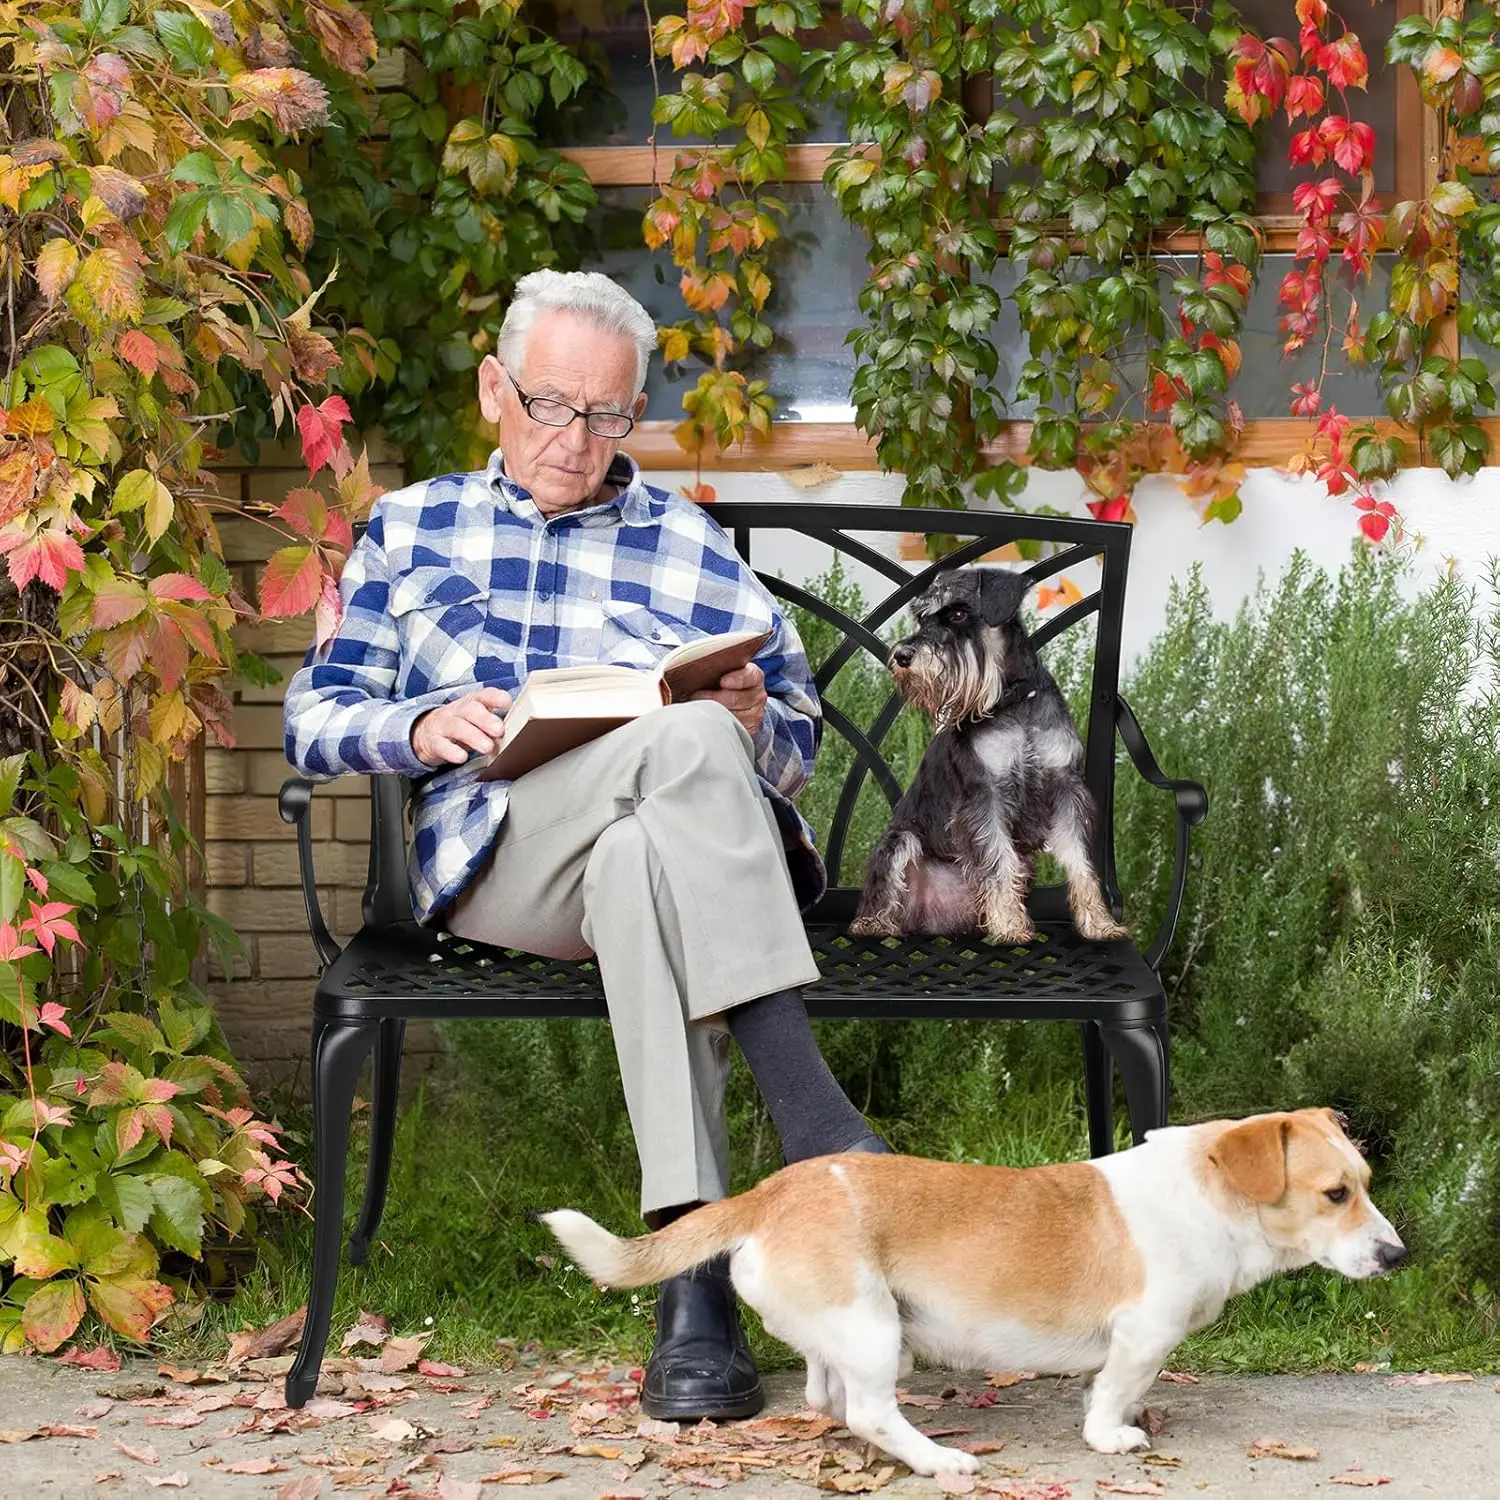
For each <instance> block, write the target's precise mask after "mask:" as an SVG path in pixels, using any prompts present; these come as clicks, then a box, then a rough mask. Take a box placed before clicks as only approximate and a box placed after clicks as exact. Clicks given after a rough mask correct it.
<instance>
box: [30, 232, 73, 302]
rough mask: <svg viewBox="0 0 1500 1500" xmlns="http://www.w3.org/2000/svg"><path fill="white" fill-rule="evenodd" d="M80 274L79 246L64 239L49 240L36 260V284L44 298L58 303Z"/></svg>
mask: <svg viewBox="0 0 1500 1500" xmlns="http://www.w3.org/2000/svg"><path fill="white" fill-rule="evenodd" d="M77 274H78V246H77V245H75V244H74V243H73V242H72V241H71V240H65V239H62V238H58V239H54V240H48V241H47V243H46V244H45V245H43V246H42V248H41V251H40V252H39V253H38V255H37V258H36V284H37V285H38V286H39V287H41V289H42V296H44V297H45V298H46V299H47V300H48V301H49V302H56V301H57V299H58V298H59V297H61V296H62V294H63V293H64V292H65V291H67V289H68V287H69V285H70V284H71V283H72V280H73V278H74V277H75V276H76V275H77Z"/></svg>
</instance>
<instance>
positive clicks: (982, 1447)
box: [958, 1438, 1010, 1458]
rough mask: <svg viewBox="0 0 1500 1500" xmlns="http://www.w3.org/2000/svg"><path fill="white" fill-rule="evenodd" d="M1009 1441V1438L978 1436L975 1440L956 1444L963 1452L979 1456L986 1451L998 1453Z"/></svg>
mask: <svg viewBox="0 0 1500 1500" xmlns="http://www.w3.org/2000/svg"><path fill="white" fill-rule="evenodd" d="M1009 1442H1010V1439H1009V1438H980V1439H979V1440H978V1441H976V1442H972V1443H960V1444H959V1445H958V1446H959V1447H960V1448H962V1449H963V1450H964V1452H965V1453H972V1454H973V1455H974V1457H975V1458H981V1457H983V1455H984V1454H986V1453H999V1452H1000V1451H1001V1449H1003V1448H1004V1447H1005V1446H1006V1444H1007V1443H1009Z"/></svg>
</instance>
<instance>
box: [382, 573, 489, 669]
mask: <svg viewBox="0 0 1500 1500" xmlns="http://www.w3.org/2000/svg"><path fill="white" fill-rule="evenodd" d="M389 608H390V612H391V617H392V618H393V619H394V620H395V622H396V632H397V634H398V636H399V637H400V640H401V667H400V682H399V683H398V689H399V691H400V693H401V694H402V696H403V697H413V696H415V695H417V694H419V693H425V692H430V691H431V690H432V689H433V688H437V687H446V686H448V685H449V684H450V683H455V682H466V681H470V680H472V679H473V677H474V664H475V662H476V660H477V659H478V656H479V651H480V648H481V646H482V645H483V642H484V633H485V624H486V621H487V619H488V617H489V591H488V590H487V589H485V588H483V587H481V586H480V585H479V584H478V583H476V582H475V581H474V580H473V579H472V578H469V577H467V576H466V575H465V574H463V573H457V572H454V570H453V569H451V568H413V569H412V570H411V571H410V572H409V573H406V574H404V575H403V576H402V577H401V578H400V579H399V580H397V582H396V583H395V584H394V585H393V586H392V588H391V595H390V605H389Z"/></svg>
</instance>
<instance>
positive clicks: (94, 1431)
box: [36, 1422, 99, 1438]
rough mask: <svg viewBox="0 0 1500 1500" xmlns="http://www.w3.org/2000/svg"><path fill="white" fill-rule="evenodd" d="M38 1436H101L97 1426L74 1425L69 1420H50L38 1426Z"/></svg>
mask: <svg viewBox="0 0 1500 1500" xmlns="http://www.w3.org/2000/svg"><path fill="white" fill-rule="evenodd" d="M36 1432H37V1436H38V1437H70V1438H96V1437H98V1436H99V1429H98V1428H97V1427H74V1426H72V1425H71V1424H69V1423H67V1422H48V1423H47V1425H46V1426H45V1427H38V1428H37V1430H36Z"/></svg>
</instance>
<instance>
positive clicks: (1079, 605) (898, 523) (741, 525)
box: [363, 501, 1132, 926]
mask: <svg viewBox="0 0 1500 1500" xmlns="http://www.w3.org/2000/svg"><path fill="white" fill-rule="evenodd" d="M712 514H713V517H714V519H715V520H716V521H717V522H718V523H719V524H720V525H721V526H722V527H723V528H724V529H725V530H726V531H727V532H728V533H729V534H730V535H731V536H732V537H733V539H734V544H735V547H736V549H737V550H738V551H739V553H740V555H741V556H742V557H743V558H744V559H745V560H746V561H747V562H749V563H750V564H751V565H752V566H754V564H755V561H756V558H755V543H756V540H757V538H758V537H759V538H764V537H765V535H766V534H767V533H770V532H776V531H780V532H783V533H785V532H794V533H797V534H799V535H801V536H804V537H806V538H808V539H809V540H811V541H813V542H817V543H820V544H822V545H824V546H826V547H829V548H831V549H832V550H833V552H834V554H835V556H838V557H841V558H846V559H848V560H850V561H851V562H856V563H859V564H861V565H863V567H864V568H866V569H868V570H870V571H871V572H873V573H874V574H876V575H877V576H878V577H880V578H883V579H885V580H888V581H889V583H890V589H889V591H888V592H887V593H886V594H885V595H884V597H882V598H880V599H879V600H878V601H877V602H876V603H875V604H874V605H873V606H872V607H870V608H869V609H868V611H867V613H866V614H865V615H864V617H863V618H861V619H854V618H853V617H852V616H850V615H848V614H846V613H845V612H844V611H842V610H841V609H839V608H837V607H836V606H835V605H833V604H831V603H829V602H828V601H827V600H823V599H820V598H818V597H816V596H815V595H813V594H812V593H810V592H809V591H808V590H807V589H806V588H805V587H803V586H802V585H800V584H795V583H789V582H787V581H786V580H785V579H782V578H778V577H776V576H774V575H773V574H770V573H769V572H765V571H762V572H760V575H759V576H760V578H761V581H762V582H763V583H764V584H765V585H766V587H767V588H768V589H770V591H771V592H772V593H773V594H775V595H776V596H777V597H778V598H779V599H781V600H782V601H784V602H785V603H786V604H788V605H794V606H797V607H800V608H802V609H805V610H807V611H809V612H810V613H811V614H813V615H816V616H817V617H818V618H819V619H822V620H826V621H827V622H828V623H829V624H831V625H832V626H833V627H834V628H835V629H836V630H837V632H838V634H839V639H838V641H837V644H836V645H835V647H834V649H833V650H832V652H831V653H830V654H829V655H828V656H827V657H825V658H824V660H823V661H821V662H820V663H819V664H818V666H817V671H816V682H817V686H818V691H819V694H820V696H821V697H822V699H823V712H824V721H825V724H824V745H825V747H826V745H827V743H828V738H829V736H830V735H838V736H841V737H842V738H843V739H844V740H846V741H847V742H848V744H849V745H850V747H851V749H852V751H853V756H852V761H851V764H850V768H849V772H848V774H847V776H846V777H845V780H844V785H843V787H842V788H841V789H840V794H839V799H838V803H837V807H836V810H835V812H834V815H833V818H832V820H831V824H830V827H829V829H828V832H827V835H826V838H825V839H824V846H823V854H824V858H825V860H826V861H827V864H828V868H829V870H830V872H831V874H832V876H833V878H837V872H838V870H839V867H840V864H841V862H842V859H843V853H844V848H845V844H846V841H847V839H848V836H849V828H850V821H851V819H852V818H853V815H854V810H855V805H856V803H857V802H858V800H859V795H860V792H861V790H862V789H863V788H864V786H865V785H866V783H867V782H869V781H873V782H874V784H875V785H876V786H877V787H878V788H879V789H880V791H881V792H882V793H883V794H884V797H885V799H886V800H887V801H888V802H889V803H890V805H891V806H894V805H895V803H896V802H897V800H898V799H899V798H900V796H901V793H902V791H903V790H904V788H903V787H902V785H901V783H900V781H899V779H898V778H897V776H896V773H895V772H894V771H893V769H892V767H891V765H890V762H889V760H888V758H887V755H886V753H885V751H884V749H883V744H882V742H883V741H884V740H885V738H886V736H887V734H888V732H889V731H890V729H891V727H892V726H893V725H894V724H895V722H896V719H897V716H898V715H899V713H900V711H901V708H902V700H901V698H900V696H899V695H898V694H897V693H895V691H894V690H892V692H891V695H890V697H889V699H888V700H887V701H886V702H885V703H884V704H883V706H882V707H881V708H880V710H879V711H878V712H877V714H876V715H875V718H874V720H873V722H872V723H871V725H870V728H869V729H868V731H866V730H862V729H861V728H860V727H859V726H858V725H857V724H856V723H855V722H853V721H852V720H851V719H850V717H849V716H848V715H846V714H845V713H844V712H842V711H841V710H840V708H839V705H838V703H837V702H836V701H833V699H832V698H831V697H830V696H829V694H828V692H827V689H828V686H829V684H830V683H832V682H833V680H834V678H835V677H836V676H837V675H838V673H839V670H840V669H841V668H842V667H843V666H844V665H845V664H846V663H848V662H849V661H850V659H851V658H852V657H854V655H855V654H856V653H857V652H861V651H864V652H868V653H870V654H871V655H872V656H873V657H874V658H875V659H876V660H877V661H878V662H879V663H881V665H882V667H883V666H884V663H885V658H886V652H887V646H886V642H885V641H884V640H883V639H882V638H881V635H880V631H881V629H882V628H883V627H885V626H887V625H888V624H889V623H890V622H892V621H894V620H896V619H897V618H898V617H899V616H900V615H901V613H902V611H903V610H905V609H906V607H907V606H908V605H909V604H910V603H911V601H912V600H913V599H915V598H916V597H917V595H918V594H920V593H921V592H922V590H923V589H925V588H926V587H927V585H928V584H929V583H930V582H931V581H932V577H933V574H934V573H935V572H937V571H938V570H939V569H941V568H950V567H955V566H958V565H960V564H962V563H966V562H973V561H977V560H979V559H981V558H983V557H985V556H986V555H987V554H989V553H991V552H993V551H995V550H997V549H999V548H1001V547H1005V546H1007V545H1009V544H1012V543H1027V542H1040V543H1044V544H1047V546H1048V547H1049V548H1050V549H1051V550H1050V551H1049V553H1048V555H1046V556H1044V557H1042V558H1040V559H1039V560H1038V561H1036V562H1033V563H1031V564H1030V565H1028V566H1026V567H1025V568H1024V569H1020V570H1018V571H1024V572H1025V573H1026V574H1027V576H1028V577H1030V578H1031V579H1032V580H1033V581H1034V582H1038V583H1039V582H1042V581H1044V580H1046V579H1049V578H1055V577H1056V576H1058V575H1059V574H1061V573H1063V572H1065V571H1067V570H1069V569H1077V568H1079V567H1080V566H1082V565H1084V564H1087V563H1089V562H1092V561H1094V560H1096V559H1097V561H1098V563H1099V579H1098V585H1097V587H1095V588H1094V589H1093V591H1092V592H1089V593H1085V594H1084V596H1083V597H1082V598H1081V599H1079V600H1077V601H1076V602H1075V603H1073V604H1071V605H1069V606H1068V607H1067V608H1066V609H1061V610H1059V611H1058V612H1057V613H1056V614H1053V615H1050V616H1049V617H1048V618H1047V619H1045V620H1044V621H1043V622H1042V623H1041V625H1040V626H1039V627H1038V628H1037V629H1036V630H1035V631H1034V632H1033V634H1032V640H1033V642H1034V643H1035V644H1036V645H1037V646H1038V647H1042V646H1045V645H1046V644H1047V642H1049V641H1052V640H1055V639H1056V638H1057V637H1058V636H1059V635H1061V634H1062V633H1063V632H1064V631H1066V630H1070V629H1072V628H1074V627H1075V626H1078V625H1080V624H1081V623H1082V622H1084V621H1086V620H1087V619H1088V618H1089V617H1090V616H1096V617H1097V628H1096V631H1095V636H1094V645H1093V653H1092V655H1093V670H1092V677H1091V683H1090V691H1089V698H1088V713H1087V722H1086V723H1084V722H1080V724H1079V726H1078V728H1079V733H1080V734H1081V735H1082V736H1083V740H1084V775H1085V778H1086V779H1087V782H1088V785H1089V790H1090V791H1091V792H1092V794H1093V797H1094V801H1095V804H1096V806H1097V807H1098V811H1099V816H1098V820H1097V823H1096V826H1095V829H1094V858H1095V862H1096V865H1097V868H1098V869H1099V871H1100V874H1101V877H1102V879H1103V882H1104V889H1105V894H1106V897H1107V898H1108V899H1109V901H1110V903H1111V905H1113V906H1114V907H1115V909H1116V910H1118V909H1119V890H1118V886H1117V883H1116V879H1115V861H1114V759H1115V747H1114V741H1115V707H1116V700H1117V697H1118V690H1119V672H1120V642H1121V636H1122V633H1123V624H1124V614H1125V581H1126V573H1127V569H1128V566H1129V560H1130V537H1131V530H1132V528H1131V527H1130V526H1128V525H1125V524H1123V523H1116V522H1106V521H1085V520H1074V519H1071V518H1068V517H1053V516H1032V515H1022V514H1015V513H1010V512H993V511H947V510H915V509H907V508H905V507H902V506H898V505H844V504H839V503H830V502H821V503H807V504H803V503H793V504H788V503H785V502H781V501H757V502H721V503H719V504H716V505H715V506H714V507H713V511H712ZM858 532H865V533H869V532H886V533H891V532H895V533H898V534H899V533H915V534H920V535H934V534H940V535H944V536H948V537H952V538H955V539H956V540H957V543H958V545H957V546H956V548H954V549H953V550H951V551H949V552H948V553H947V554H946V555H945V556H944V557H943V559H942V560H941V562H939V563H932V564H928V565H925V566H921V567H908V566H906V565H904V564H902V563H900V562H897V561H895V560H894V559H892V558H890V557H888V556H887V555H886V554H885V553H884V552H882V551H879V550H877V549H876V548H874V547H872V546H871V545H870V544H869V543H868V542H866V541H864V540H862V539H861V538H860V537H859V536H857V535H854V533H858ZM762 550H764V549H762ZM371 781H372V784H371V799H372V807H371V813H372V826H371V840H370V875H369V884H368V887H367V889H366V891H365V898H364V906H363V915H364V919H365V921H366V922H367V923H369V924H371V925H376V926H383V925H386V924H388V923H393V922H409V921H410V920H411V915H412V913H411V898H410V894H409V891H408V887H407V875H406V823H405V815H404V803H405V788H404V786H403V785H402V784H401V781H400V779H399V778H397V777H393V776H377V777H373V778H372V779H371ZM1047 894H1048V893H1046V892H1042V893H1039V895H1040V898H1041V900H1042V904H1043V905H1044V906H1045V905H1048V904H1052V903H1049V902H1048V900H1047ZM856 899H857V888H856V887H843V888H835V889H833V890H831V891H830V892H829V895H828V897H827V898H825V901H824V902H823V904H822V906H821V907H820V908H819V911H818V913H816V914H815V915H817V916H821V917H825V918H827V919H828V920H835V921H846V920H848V919H849V918H850V917H851V916H852V915H853V910H854V904H855V901H856Z"/></svg>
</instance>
